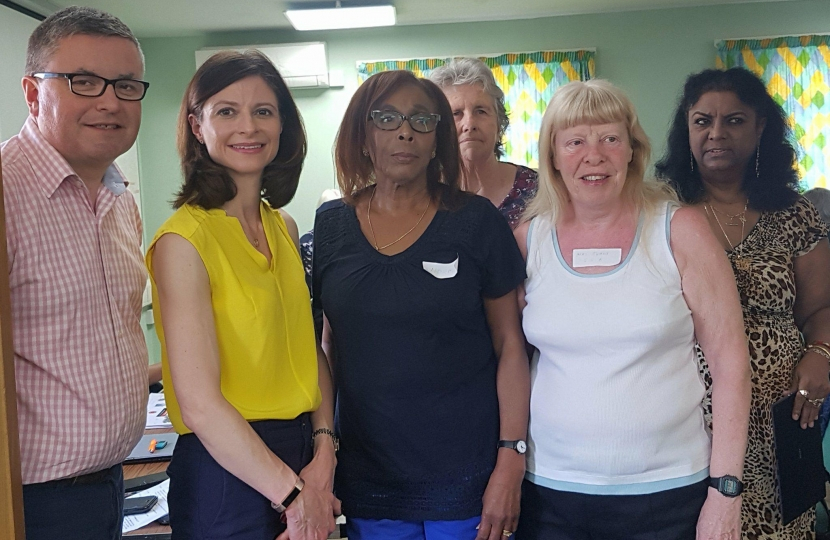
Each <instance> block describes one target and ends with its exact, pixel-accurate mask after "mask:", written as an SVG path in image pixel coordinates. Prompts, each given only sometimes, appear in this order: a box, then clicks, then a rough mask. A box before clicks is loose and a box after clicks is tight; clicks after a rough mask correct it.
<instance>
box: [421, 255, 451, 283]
mask: <svg viewBox="0 0 830 540" xmlns="http://www.w3.org/2000/svg"><path fill="white" fill-rule="evenodd" d="M423 265H424V270H426V271H427V272H429V273H430V274H432V275H433V276H435V277H437V278H438V279H449V278H451V277H455V275H456V274H458V257H456V258H455V260H454V261H453V262H451V263H437V262H428V261H424V262H423Z"/></svg>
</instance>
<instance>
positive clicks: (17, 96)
mask: <svg viewBox="0 0 830 540" xmlns="http://www.w3.org/2000/svg"><path fill="white" fill-rule="evenodd" d="M37 25H38V21H36V20H34V19H33V18H31V17H29V16H27V15H23V14H22V13H18V12H17V11H14V10H13V9H11V8H8V7H5V6H0V51H3V52H2V53H0V96H3V99H1V100H0V141H5V140H6V139H8V138H9V137H11V136H12V135H16V134H17V132H18V131H20V128H21V127H22V126H23V122H25V121H26V116H28V114H29V111H28V109H27V108H26V100H25V99H24V98H23V89H22V88H21V86H20V79H22V78H23V71H24V68H25V66H26V44H27V43H28V41H29V34H31V33H32V31H33V30H34V29H35V27H36V26H37Z"/></svg>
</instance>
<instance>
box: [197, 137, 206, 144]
mask: <svg viewBox="0 0 830 540" xmlns="http://www.w3.org/2000/svg"><path fill="white" fill-rule="evenodd" d="M196 140H197V141H199V144H205V141H204V140H202V138H201V137H196Z"/></svg>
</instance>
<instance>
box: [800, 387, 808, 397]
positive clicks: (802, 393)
mask: <svg viewBox="0 0 830 540" xmlns="http://www.w3.org/2000/svg"><path fill="white" fill-rule="evenodd" d="M798 393H799V394H801V395H802V396H804V397H807V396H809V395H810V392H808V391H807V390H804V389H803V388H802V389H801V390H799V391H798Z"/></svg>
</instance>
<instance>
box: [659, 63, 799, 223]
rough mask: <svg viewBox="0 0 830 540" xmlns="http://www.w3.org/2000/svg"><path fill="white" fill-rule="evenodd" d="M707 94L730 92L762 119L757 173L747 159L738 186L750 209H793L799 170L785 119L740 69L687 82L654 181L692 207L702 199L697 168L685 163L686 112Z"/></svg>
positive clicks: (763, 89) (763, 90) (699, 75)
mask: <svg viewBox="0 0 830 540" xmlns="http://www.w3.org/2000/svg"><path fill="white" fill-rule="evenodd" d="M707 92H732V93H733V94H735V95H736V96H737V97H738V99H739V100H741V102H742V103H744V104H745V105H747V106H749V107H752V109H753V110H754V111H755V114H756V116H757V117H758V119H759V120H760V119H761V118H764V119H766V126H765V127H764V132H763V134H762V135H761V141H760V143H759V148H760V167H759V174H758V176H756V174H755V163H754V160H750V163H748V164H747V167H746V169H745V170H744V178H743V184H742V186H741V187H742V189H743V191H744V193H746V195H747V197H749V205H750V206H751V207H752V208H754V209H756V210H760V211H770V210H772V211H774V210H782V209H784V208H787V207H789V206H790V205H792V204H793V203H794V202H795V201H796V200H797V199H798V196H799V195H798V171H797V169H796V152H795V149H794V148H793V146H792V144H791V143H790V140H791V130H790V127H789V125H788V123H787V115H786V114H785V113H784V110H783V109H782V108H781V107H780V106H779V105H778V104H777V103H776V102H775V100H773V99H772V97H771V96H770V95H769V94H768V93H767V89H766V87H765V86H764V83H763V82H762V81H761V80H760V79H759V78H758V77H756V76H755V75H754V74H753V73H751V72H750V71H747V70H746V69H743V68H731V69H727V70H725V71H721V70H716V69H707V70H705V71H701V72H700V73H694V74H692V75H690V76H689V78H688V79H686V84H685V85H684V87H683V95H682V96H681V97H680V103H678V105H677V110H676V111H675V114H674V120H673V121H672V125H671V129H670V130H669V140H668V145H667V147H666V153H665V154H664V156H663V159H661V160H660V161H659V162H658V163H657V165H656V166H655V169H656V172H657V177H658V178H660V179H661V180H663V181H665V182H667V183H668V184H669V185H671V186H672V187H673V188H674V189H675V190H676V191H677V194H678V195H679V196H680V199H681V200H682V201H683V202H686V203H690V204H694V203H697V202H700V201H701V200H702V199H703V197H704V196H705V194H706V193H705V188H704V186H703V182H702V180H701V178H700V172H699V167H697V166H696V167H695V168H694V170H692V168H691V165H690V162H689V159H690V158H689V156H690V154H691V146H690V144H689V121H688V114H689V110H690V109H691V108H692V106H693V105H694V104H695V103H697V102H698V100H700V97H701V96H702V95H703V94H705V93H707ZM691 159H694V157H692V158H691Z"/></svg>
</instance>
